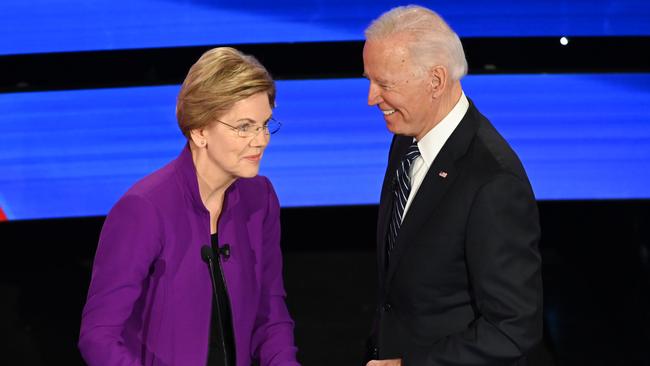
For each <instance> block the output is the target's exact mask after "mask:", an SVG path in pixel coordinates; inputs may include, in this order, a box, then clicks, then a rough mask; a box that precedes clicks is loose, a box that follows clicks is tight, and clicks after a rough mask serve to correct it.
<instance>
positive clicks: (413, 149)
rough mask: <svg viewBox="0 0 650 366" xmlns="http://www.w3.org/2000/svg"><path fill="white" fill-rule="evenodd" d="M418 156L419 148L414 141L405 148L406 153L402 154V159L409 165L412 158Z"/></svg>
mask: <svg viewBox="0 0 650 366" xmlns="http://www.w3.org/2000/svg"><path fill="white" fill-rule="evenodd" d="M418 156H420V149H419V148H418V143H417V142H415V141H414V142H413V143H412V144H411V146H409V148H408V150H406V154H404V158H402V161H405V162H407V163H408V165H409V166H411V164H412V163H413V160H415V159H417V157H418Z"/></svg>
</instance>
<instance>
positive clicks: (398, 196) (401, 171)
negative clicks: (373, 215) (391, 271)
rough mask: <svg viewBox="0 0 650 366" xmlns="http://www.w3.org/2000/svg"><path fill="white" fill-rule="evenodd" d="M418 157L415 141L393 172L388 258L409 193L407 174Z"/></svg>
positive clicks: (418, 151)
mask: <svg viewBox="0 0 650 366" xmlns="http://www.w3.org/2000/svg"><path fill="white" fill-rule="evenodd" d="M418 156H420V150H419V149H418V144H417V142H416V141H414V142H413V144H411V146H409V148H408V150H407V151H406V154H405V155H404V157H403V158H402V161H401V163H400V165H399V166H398V167H397V171H396V172H395V173H396V175H395V180H394V182H395V184H394V187H393V195H394V197H393V198H394V199H393V210H392V214H391V218H390V223H389V224H388V238H387V240H388V246H387V251H388V256H389V257H390V253H391V252H392V251H393V248H394V247H395V240H396V239H397V233H398V232H399V228H400V226H401V225H402V215H403V214H404V207H405V206H406V201H407V200H408V198H409V193H410V192H411V177H410V176H409V172H410V171H411V164H412V163H413V161H414V160H415V159H416V158H417V157H418Z"/></svg>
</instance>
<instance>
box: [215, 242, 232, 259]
mask: <svg viewBox="0 0 650 366" xmlns="http://www.w3.org/2000/svg"><path fill="white" fill-rule="evenodd" d="M217 254H219V255H220V256H221V258H223V259H224V260H228V258H230V244H224V245H222V246H221V247H220V248H218V249H217Z"/></svg>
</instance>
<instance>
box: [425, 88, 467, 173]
mask: <svg viewBox="0 0 650 366" xmlns="http://www.w3.org/2000/svg"><path fill="white" fill-rule="evenodd" d="M468 108H469V101H468V100H467V97H466V96H465V92H461V95H460V99H458V102H456V105H455V106H454V108H452V109H451V111H450V112H449V113H448V114H447V115H446V116H445V118H443V119H442V120H441V121H440V122H439V123H438V124H437V125H435V126H434V127H433V128H432V129H431V130H430V131H429V132H427V134H426V135H424V137H422V139H420V141H418V149H420V155H421V156H422V159H423V160H424V163H425V164H426V166H427V169H428V168H429V167H430V166H431V164H433V161H434V160H435V158H436V156H438V153H439V152H440V150H441V149H442V147H443V146H444V144H445V142H447V139H449V136H451V134H452V133H453V132H454V130H455V129H456V127H458V125H459V124H460V121H461V120H462V119H463V117H464V116H465V113H467V109H468ZM413 140H415V139H413Z"/></svg>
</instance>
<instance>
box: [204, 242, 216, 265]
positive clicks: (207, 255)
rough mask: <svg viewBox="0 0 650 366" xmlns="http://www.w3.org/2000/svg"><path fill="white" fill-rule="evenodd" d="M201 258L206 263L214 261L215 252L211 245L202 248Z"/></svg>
mask: <svg viewBox="0 0 650 366" xmlns="http://www.w3.org/2000/svg"><path fill="white" fill-rule="evenodd" d="M201 258H202V259H203V261H204V262H205V263H209V262H212V259H214V252H213V251H212V248H210V246H209V245H204V246H202V247H201Z"/></svg>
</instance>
